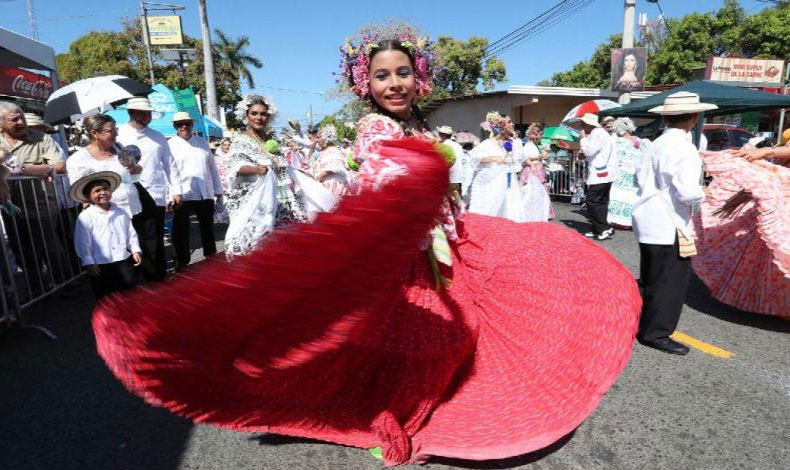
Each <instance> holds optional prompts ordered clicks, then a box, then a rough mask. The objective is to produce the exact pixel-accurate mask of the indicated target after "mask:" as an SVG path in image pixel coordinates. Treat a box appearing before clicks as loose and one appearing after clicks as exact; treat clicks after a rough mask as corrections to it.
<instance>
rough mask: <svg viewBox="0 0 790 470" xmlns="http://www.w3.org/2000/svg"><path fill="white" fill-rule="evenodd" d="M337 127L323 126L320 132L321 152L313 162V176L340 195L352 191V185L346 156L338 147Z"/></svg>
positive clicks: (319, 144) (332, 191)
mask: <svg viewBox="0 0 790 470" xmlns="http://www.w3.org/2000/svg"><path fill="white" fill-rule="evenodd" d="M336 142H337V128H336V127H335V126H334V125H332V124H327V125H324V126H323V127H321V130H320V131H319V132H318V146H319V148H320V149H321V153H320V154H319V155H318V158H317V159H316V160H315V161H314V162H313V164H312V167H311V169H310V170H311V172H312V174H313V178H315V179H316V180H318V181H319V182H321V184H323V185H324V187H326V189H328V190H329V191H330V192H331V193H332V194H334V195H335V196H338V197H342V196H345V195H346V194H349V193H351V192H352V189H353V188H352V185H351V182H350V181H349V178H348V175H347V174H346V173H347V172H346V156H345V154H344V153H343V152H342V151H341V150H340V149H339V148H337V145H336Z"/></svg>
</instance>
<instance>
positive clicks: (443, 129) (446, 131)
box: [436, 126, 453, 135]
mask: <svg viewBox="0 0 790 470" xmlns="http://www.w3.org/2000/svg"><path fill="white" fill-rule="evenodd" d="M436 132H438V133H439V134H446V135H453V128H452V127H450V126H439V127H437V128H436Z"/></svg>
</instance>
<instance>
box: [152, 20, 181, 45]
mask: <svg viewBox="0 0 790 470" xmlns="http://www.w3.org/2000/svg"><path fill="white" fill-rule="evenodd" d="M146 19H147V20H148V36H149V37H150V38H151V45H153V46H169V45H176V44H183V43H184V37H183V35H182V34H181V17H180V16H178V15H162V16H147V17H146Z"/></svg>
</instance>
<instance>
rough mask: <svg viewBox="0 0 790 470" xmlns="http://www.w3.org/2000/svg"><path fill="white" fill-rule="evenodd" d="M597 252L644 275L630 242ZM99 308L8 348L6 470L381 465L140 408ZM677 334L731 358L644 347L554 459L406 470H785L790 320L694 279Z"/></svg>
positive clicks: (562, 210)
mask: <svg viewBox="0 0 790 470" xmlns="http://www.w3.org/2000/svg"><path fill="white" fill-rule="evenodd" d="M556 210H557V220H556V222H557V223H561V224H565V225H568V226H570V227H572V228H576V229H579V230H585V231H586V229H587V228H588V225H587V224H586V222H584V217H583V216H582V215H581V214H580V213H578V208H576V207H575V206H570V205H561V204H557V205H556ZM601 243H602V244H603V245H604V246H605V247H606V248H607V249H609V250H610V251H611V252H612V253H613V254H614V255H615V256H617V257H618V258H619V259H620V260H622V261H623V263H624V264H625V265H626V266H627V267H628V268H629V269H631V271H633V272H634V273H635V274H636V270H637V266H638V256H637V246H636V242H635V240H634V237H633V235H632V234H631V233H630V232H619V233H617V235H616V236H615V238H614V239H612V240H607V241H605V242H601ZM195 256H196V258H199V257H200V253H199V250H198V251H197V252H196V253H195ZM92 304H93V301H92V297H91V294H90V289H89V287H88V285H87V283H84V282H80V283H77V284H76V285H74V286H73V287H72V288H70V289H69V292H66V293H64V294H60V295H58V296H57V298H54V299H50V300H47V301H44V302H42V303H41V304H39V305H37V306H34V307H33V308H31V309H30V311H28V312H27V320H28V323H30V324H34V323H36V324H40V325H44V326H46V327H48V328H50V329H51V330H52V331H54V332H55V333H56V334H57V335H58V336H59V339H58V340H57V341H51V340H48V339H46V338H45V337H44V336H43V335H41V334H40V333H38V332H36V331H34V330H19V331H11V332H9V333H7V334H5V335H4V336H2V337H0V469H13V470H38V469H42V470H44V469H46V470H50V469H52V470H55V469H57V470H68V469H75V470H77V469H80V470H82V469H95V470H105V469H106V470H176V469H178V470H197V469H201V470H203V469H206V470H208V469H211V470H215V469H239V470H241V469H245V470H247V469H249V470H252V469H255V470H258V469H379V468H382V467H383V465H382V463H381V462H380V461H378V460H375V459H374V458H373V457H372V456H370V454H369V453H368V452H367V451H366V450H363V449H355V448H348V447H343V446H337V445H330V444H324V443H320V442H309V441H304V440H299V439H291V438H284V437H280V436H272V435H261V434H248V433H238V432H230V431H225V430H220V429H217V428H212V427H208V426H196V425H193V424H192V423H190V422H189V421H187V420H184V419H181V418H178V417H176V416H173V415H170V414H168V413H167V412H165V411H162V410H160V409H154V408H151V407H149V406H147V405H145V404H144V403H143V402H142V401H141V400H139V399H138V398H136V397H134V396H132V395H130V394H129V393H127V392H126V391H125V389H124V388H123V387H122V386H121V385H120V383H118V382H117V381H116V380H115V379H114V378H113V377H112V376H111V375H110V373H109V371H108V370H107V368H106V367H105V366H104V364H103V363H102V361H101V359H100V358H99V357H98V356H97V355H96V352H95V343H94V339H93V335H92V333H91V330H90V312H91V309H92V306H93V305H92ZM679 331H681V332H682V333H684V334H686V335H688V336H689V337H692V338H694V339H697V340H699V341H702V342H704V343H707V344H708V345H711V346H715V347H718V348H720V349H721V350H724V351H726V352H729V353H732V354H734V355H733V356H732V357H730V358H722V357H717V356H715V355H711V354H709V353H708V352H703V351H702V350H699V349H692V352H691V353H690V354H689V355H688V356H685V357H678V356H671V355H667V354H663V353H660V352H657V351H654V350H651V349H647V348H644V347H642V346H640V345H635V347H634V352H633V356H632V359H631V361H630V363H629V365H628V367H627V368H626V370H625V371H624V373H623V374H622V375H621V376H620V378H619V380H618V381H617V383H616V384H615V385H614V387H613V388H612V390H611V391H610V392H609V393H608V394H607V395H606V397H605V398H604V399H603V401H602V403H601V405H600V406H599V407H598V409H597V410H596V411H595V413H593V415H592V416H591V417H590V418H589V419H588V420H587V421H586V422H585V423H584V424H582V425H581V426H580V427H579V428H578V429H577V430H576V432H575V433H573V434H572V435H570V436H567V437H566V438H565V439H563V440H562V441H560V442H558V443H556V444H554V445H553V446H551V447H550V448H548V449H545V450H543V451H541V452H537V453H534V454H529V455H524V456H520V457H516V458H512V459H508V460H504V461H488V462H470V461H436V462H431V463H429V464H427V465H424V466H422V467H420V466H406V467H402V468H409V469H411V468H414V469H416V468H424V469H430V470H439V469H451V468H452V469H455V468H461V469H504V468H523V469H535V470H537V469H585V470H587V469H598V468H600V469H639V470H642V469H645V470H647V469H695V470H697V469H699V470H703V469H705V470H707V469H710V470H720V469H760V470H771V469H776V470H780V469H784V470H786V469H790V427H789V426H788V423H790V335H788V333H790V322H788V321H783V320H779V319H776V318H771V317H761V316H756V315H750V314H746V313H742V312H739V311H737V310H734V309H732V308H729V307H727V306H724V305H722V304H719V303H718V302H716V301H715V300H713V299H711V298H710V296H709V295H708V293H707V291H706V289H705V287H704V286H703V285H702V284H701V283H700V282H699V281H698V280H696V279H695V280H694V281H693V282H692V285H691V289H690V292H689V294H688V296H687V299H686V306H685V307H684V310H683V315H682V317H681V321H680V326H679ZM702 347H703V349H706V350H709V351H712V352H714V353H715V352H716V350H712V349H710V348H707V347H705V346H702Z"/></svg>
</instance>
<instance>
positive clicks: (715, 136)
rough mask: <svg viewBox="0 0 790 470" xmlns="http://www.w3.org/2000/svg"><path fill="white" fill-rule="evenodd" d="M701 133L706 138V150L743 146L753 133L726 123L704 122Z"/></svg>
mask: <svg viewBox="0 0 790 470" xmlns="http://www.w3.org/2000/svg"><path fill="white" fill-rule="evenodd" d="M702 133H703V134H705V138H707V139H708V150H713V151H716V150H726V149H733V148H740V147H743V146H744V145H745V144H746V143H747V142H749V139H751V138H752V137H754V134H752V133H751V132H749V131H747V130H746V129H741V128H740V127H735V126H728V125H726V124H705V125H704V126H702Z"/></svg>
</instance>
